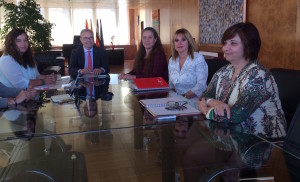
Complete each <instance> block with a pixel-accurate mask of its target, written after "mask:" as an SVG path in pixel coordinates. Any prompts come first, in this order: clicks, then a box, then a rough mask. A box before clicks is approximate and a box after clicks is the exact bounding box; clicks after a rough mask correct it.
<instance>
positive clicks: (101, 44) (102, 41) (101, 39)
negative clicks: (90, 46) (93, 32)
mask: <svg viewBox="0 0 300 182" xmlns="http://www.w3.org/2000/svg"><path fill="white" fill-rule="evenodd" d="M100 46H103V47H104V40H103V32H102V22H101V19H100Z"/></svg>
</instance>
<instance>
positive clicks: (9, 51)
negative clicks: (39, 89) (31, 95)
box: [0, 29, 56, 89]
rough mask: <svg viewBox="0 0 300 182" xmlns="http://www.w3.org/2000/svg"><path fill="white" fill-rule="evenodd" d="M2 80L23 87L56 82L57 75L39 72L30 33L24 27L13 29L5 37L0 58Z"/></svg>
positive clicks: (12, 86) (16, 86) (10, 85)
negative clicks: (30, 41)
mask: <svg viewBox="0 0 300 182" xmlns="http://www.w3.org/2000/svg"><path fill="white" fill-rule="evenodd" d="M0 82H1V83H3V84H4V85H5V86H7V87H11V88H21V89H25V88H28V87H33V86H38V85H44V84H52V83H55V82H56V76H55V75H40V74H39V72H38V70H37V66H36V63H35V61H34V57H33V51H32V49H31V46H30V43H29V41H28V35H27V34H26V32H25V30H23V29H13V30H11V31H10V32H9V33H8V34H7V36H6V38H5V43H4V52H3V55H2V57H1V58H0Z"/></svg>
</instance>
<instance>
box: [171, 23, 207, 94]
mask: <svg viewBox="0 0 300 182" xmlns="http://www.w3.org/2000/svg"><path fill="white" fill-rule="evenodd" d="M196 47H197V46H196V42H195V40H194V39H193V37H192V36H191V34H190V32H189V31H187V30H186V29H184V28H182V29H179V30H177V31H176V32H175V35H174V37H173V43H172V57H171V58H170V60H169V66H168V70H169V86H170V88H171V89H174V91H176V93H177V94H180V95H183V96H184V97H186V98H188V99H191V98H195V99H197V97H200V96H201V94H202V92H203V91H205V89H206V80H207V75H208V67H207V64H206V62H205V60H204V58H203V56H202V55H201V54H200V53H198V52H195V51H196Z"/></svg>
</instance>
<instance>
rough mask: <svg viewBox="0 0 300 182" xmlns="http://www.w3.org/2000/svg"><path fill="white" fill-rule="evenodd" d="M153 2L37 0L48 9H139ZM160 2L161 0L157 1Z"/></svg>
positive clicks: (139, 0)
mask: <svg viewBox="0 0 300 182" xmlns="http://www.w3.org/2000/svg"><path fill="white" fill-rule="evenodd" d="M149 1H151V0H37V2H38V3H39V4H40V5H41V7H48V8H68V7H73V8H113V9H114V8H119V7H121V6H124V5H127V7H128V8H129V9H134V8H137V7H139V6H141V5H143V4H145V3H147V2H149ZM156 1H159V0H156Z"/></svg>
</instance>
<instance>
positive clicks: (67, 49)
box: [62, 44, 73, 59]
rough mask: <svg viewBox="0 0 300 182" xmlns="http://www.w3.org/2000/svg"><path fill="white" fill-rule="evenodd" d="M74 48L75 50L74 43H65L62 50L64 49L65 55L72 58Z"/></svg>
mask: <svg viewBox="0 0 300 182" xmlns="http://www.w3.org/2000/svg"><path fill="white" fill-rule="evenodd" d="M72 50H73V44H63V47H62V51H63V56H64V57H65V58H67V59H70V56H71V53H72Z"/></svg>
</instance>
